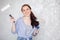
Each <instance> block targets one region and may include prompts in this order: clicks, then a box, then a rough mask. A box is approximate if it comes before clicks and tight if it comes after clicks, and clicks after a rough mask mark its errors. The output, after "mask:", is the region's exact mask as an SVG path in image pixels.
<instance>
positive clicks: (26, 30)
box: [14, 17, 39, 38]
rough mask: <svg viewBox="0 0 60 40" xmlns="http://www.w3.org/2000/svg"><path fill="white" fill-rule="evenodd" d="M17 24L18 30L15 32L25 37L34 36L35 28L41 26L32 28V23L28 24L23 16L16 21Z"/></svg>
mask: <svg viewBox="0 0 60 40" xmlns="http://www.w3.org/2000/svg"><path fill="white" fill-rule="evenodd" d="M15 26H16V32H14V33H17V35H18V37H24V38H28V37H32V36H33V35H32V33H33V32H34V30H35V29H38V28H39V26H38V27H37V28H36V27H34V28H32V26H31V25H26V24H25V23H24V21H23V18H22V17H20V18H19V19H18V20H17V21H16V23H15ZM28 26H30V27H28Z"/></svg>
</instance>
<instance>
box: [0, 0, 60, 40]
mask: <svg viewBox="0 0 60 40" xmlns="http://www.w3.org/2000/svg"><path fill="white" fill-rule="evenodd" d="M25 3H27V4H29V5H30V6H31V7H32V11H33V13H34V14H35V15H36V16H37V18H38V20H39V22H40V29H39V34H38V35H37V36H36V37H34V38H33V40H60V0H0V40H16V38H17V35H16V34H12V33H11V23H10V17H9V14H12V15H13V16H14V18H15V19H16V20H17V19H18V18H19V17H21V16H22V12H21V10H20V9H21V6H22V5H23V4H25ZM7 5H9V6H8V7H7V8H5V9H4V7H6V6H7Z"/></svg>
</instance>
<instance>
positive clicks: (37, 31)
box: [33, 25, 40, 36]
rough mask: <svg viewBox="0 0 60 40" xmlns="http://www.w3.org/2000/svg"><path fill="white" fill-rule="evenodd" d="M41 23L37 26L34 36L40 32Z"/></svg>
mask: <svg viewBox="0 0 60 40" xmlns="http://www.w3.org/2000/svg"><path fill="white" fill-rule="evenodd" d="M39 28H40V27H39V25H38V26H36V27H35V30H34V32H33V36H36V35H37V34H38V33H39Z"/></svg>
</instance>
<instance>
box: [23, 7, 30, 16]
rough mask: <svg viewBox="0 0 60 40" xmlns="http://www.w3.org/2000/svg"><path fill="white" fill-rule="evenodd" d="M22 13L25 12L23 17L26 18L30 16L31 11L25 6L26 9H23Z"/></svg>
mask: <svg viewBox="0 0 60 40" xmlns="http://www.w3.org/2000/svg"><path fill="white" fill-rule="evenodd" d="M22 12H23V15H24V16H30V13H31V9H30V8H29V7H28V6H24V7H23V8H22Z"/></svg>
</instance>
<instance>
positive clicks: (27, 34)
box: [11, 4, 39, 40]
mask: <svg viewBox="0 0 60 40" xmlns="http://www.w3.org/2000/svg"><path fill="white" fill-rule="evenodd" d="M21 11H22V13H23V15H24V16H23V17H20V18H19V19H18V20H17V21H16V22H15V19H14V18H11V22H12V28H11V29H12V32H13V33H17V35H18V38H17V40H32V36H35V35H36V34H37V33H38V29H39V22H38V21H37V18H36V17H35V15H34V14H33V12H32V10H31V7H30V6H29V5H28V4H24V5H22V8H21Z"/></svg>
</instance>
